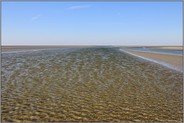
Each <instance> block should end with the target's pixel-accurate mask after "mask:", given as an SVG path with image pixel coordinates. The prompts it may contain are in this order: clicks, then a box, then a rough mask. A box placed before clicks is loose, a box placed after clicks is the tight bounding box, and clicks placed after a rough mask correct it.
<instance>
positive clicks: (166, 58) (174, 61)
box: [126, 50, 183, 71]
mask: <svg viewBox="0 0 184 123" xmlns="http://www.w3.org/2000/svg"><path fill="white" fill-rule="evenodd" d="M126 52H128V53H131V54H134V55H138V56H142V57H145V58H148V59H151V60H156V61H159V62H162V63H166V64H167V65H170V66H171V67H172V68H174V69H176V70H178V71H183V70H182V56H179V55H170V54H159V53H150V52H141V51H132V50H126Z"/></svg>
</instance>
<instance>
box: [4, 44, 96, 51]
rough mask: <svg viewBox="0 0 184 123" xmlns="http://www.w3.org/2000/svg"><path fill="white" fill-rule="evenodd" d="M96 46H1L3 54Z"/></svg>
mask: <svg viewBox="0 0 184 123" xmlns="http://www.w3.org/2000/svg"><path fill="white" fill-rule="evenodd" d="M90 47H95V46H87V45H84V46H82V45H81V46H77V45H75V46H74V45H71V46H1V52H2V53H6V52H16V51H33V50H44V49H54V48H90Z"/></svg>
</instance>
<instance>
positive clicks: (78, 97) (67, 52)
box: [2, 48, 183, 122]
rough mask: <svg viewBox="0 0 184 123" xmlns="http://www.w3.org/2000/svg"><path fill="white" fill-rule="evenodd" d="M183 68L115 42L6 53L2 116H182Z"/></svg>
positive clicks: (163, 118) (51, 118) (35, 118)
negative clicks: (129, 51) (144, 56)
mask: <svg viewBox="0 0 184 123" xmlns="http://www.w3.org/2000/svg"><path fill="white" fill-rule="evenodd" d="M182 86H183V85H182V74H181V73H178V72H176V71H173V70H170V69H167V68H164V67H162V66H159V65H157V64H154V63H150V62H146V61H144V60H142V59H138V58H135V57H132V56H129V55H127V54H124V53H122V52H121V51H119V50H118V49H115V48H83V49H57V50H48V51H47V50H46V51H37V52H25V53H6V54H3V55H2V120H3V121H14V122H23V121H45V122H48V121H53V122H54V121H55V122H62V121H114V122H115V121H132V122H141V121H144V122H151V121H160V122H161V121H164V122H166V121H173V122H174V121H177V122H178V121H182V115H183V114H182V105H183V104H182Z"/></svg>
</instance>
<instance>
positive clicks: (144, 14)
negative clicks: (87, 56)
mask: <svg viewBox="0 0 184 123" xmlns="http://www.w3.org/2000/svg"><path fill="white" fill-rule="evenodd" d="M182 43H183V41H182V2H2V42H1V44H2V45H124V46H127V45H128V46H129V45H153V46H154V45H182Z"/></svg>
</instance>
